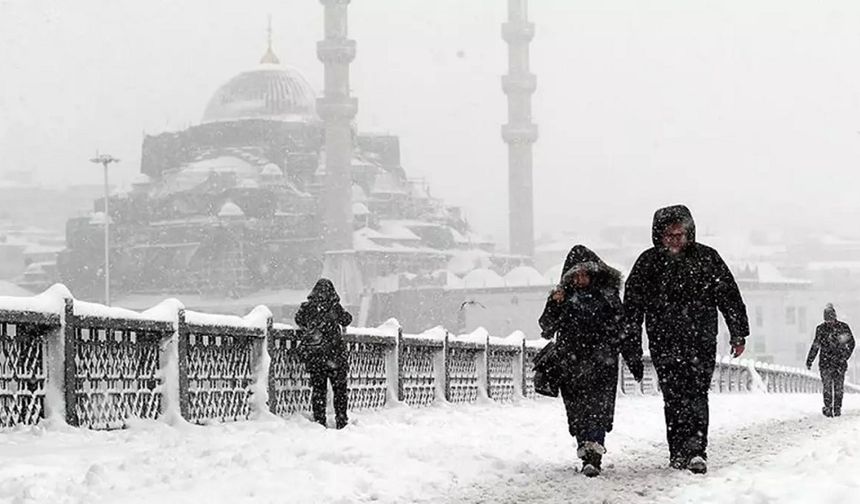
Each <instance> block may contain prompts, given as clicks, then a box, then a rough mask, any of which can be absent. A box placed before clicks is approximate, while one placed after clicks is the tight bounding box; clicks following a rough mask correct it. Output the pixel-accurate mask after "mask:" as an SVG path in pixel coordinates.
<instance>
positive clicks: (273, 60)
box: [260, 14, 281, 65]
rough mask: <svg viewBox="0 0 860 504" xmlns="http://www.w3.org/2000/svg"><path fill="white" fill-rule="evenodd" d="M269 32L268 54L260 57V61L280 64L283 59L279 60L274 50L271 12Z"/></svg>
mask: <svg viewBox="0 0 860 504" xmlns="http://www.w3.org/2000/svg"><path fill="white" fill-rule="evenodd" d="M267 33H268V41H269V46H268V48H267V49H266V54H264V55H263V57H262V58H261V59H260V63H262V64H269V65H279V64H280V63H281V60H279V59H278V57H277V56H275V51H273V50H272V15H271V14H269V26H268V30H267Z"/></svg>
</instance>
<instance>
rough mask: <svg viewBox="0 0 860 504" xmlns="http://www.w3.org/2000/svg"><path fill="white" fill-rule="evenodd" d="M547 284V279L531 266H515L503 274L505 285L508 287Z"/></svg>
mask: <svg viewBox="0 0 860 504" xmlns="http://www.w3.org/2000/svg"><path fill="white" fill-rule="evenodd" d="M547 284H549V282H548V281H547V279H546V278H544V277H543V275H541V274H540V273H539V272H538V270H536V269H534V268H532V267H531V266H517V267H516V268H514V269H512V270H511V271H509V272H508V274H507V275H505V285H507V286H508V287H530V286H534V285H547Z"/></svg>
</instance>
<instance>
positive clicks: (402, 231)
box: [379, 220, 421, 241]
mask: <svg viewBox="0 0 860 504" xmlns="http://www.w3.org/2000/svg"><path fill="white" fill-rule="evenodd" d="M404 224H405V221H397V220H381V221H379V232H380V233H382V234H383V235H385V237H386V238H390V239H393V240H407V241H421V237H420V236H418V235H416V234H415V233H413V232H412V231H411V230H410V229H409V228H408V227H407V226H406V225H404Z"/></svg>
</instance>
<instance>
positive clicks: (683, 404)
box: [624, 205, 749, 473]
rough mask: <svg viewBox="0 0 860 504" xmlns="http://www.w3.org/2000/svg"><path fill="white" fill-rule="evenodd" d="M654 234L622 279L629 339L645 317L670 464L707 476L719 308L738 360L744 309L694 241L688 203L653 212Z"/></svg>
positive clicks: (732, 285) (710, 253)
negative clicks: (709, 396)
mask: <svg viewBox="0 0 860 504" xmlns="http://www.w3.org/2000/svg"><path fill="white" fill-rule="evenodd" d="M651 238H652V241H653V243H654V246H653V247H651V248H649V249H648V250H645V251H644V252H642V254H641V255H640V256H639V258H638V259H637V260H636V263H635V264H634V265H633V269H632V271H631V272H630V276H629V277H628V278H627V282H626V284H625V292H624V311H625V316H626V318H627V322H626V326H627V327H626V331H627V336H628V338H630V339H635V340H637V341H641V338H642V322H643V320H644V322H645V329H646V331H647V334H648V347H649V349H650V351H651V359H652V361H653V363H654V367H655V369H656V371H657V379H658V383H659V385H660V389H661V391H662V393H663V402H664V413H665V417H666V437H667V440H668V443H669V463H670V465H671V466H672V467H674V468H677V469H684V468H686V469H689V470H690V471H692V472H695V473H704V472H706V471H707V462H706V461H707V451H706V450H707V446H708V390H709V388H710V384H711V377H712V375H713V372H714V366H715V364H716V352H717V323H718V322H717V310H719V311H720V312H721V313H722V314H723V317H724V318H725V320H726V325H727V326H728V328H729V334H730V344H731V347H732V356H734V357H737V356H740V354H741V353H742V352H743V350H744V346H745V344H746V337H747V336H748V335H749V321H748V319H747V312H746V306H745V305H744V302H743V299H742V298H741V293H740V290H739V289H738V286H737V283H736V282H735V279H734V277H733V276H732V273H731V271H729V268H728V266H726V263H725V262H723V259H722V258H721V257H720V255H719V253H717V251H716V250H714V249H712V248H711V247H708V246H706V245H703V244H701V243H697V242H696V226H695V223H694V222H693V216H692V214H691V213H690V210H689V209H688V208H687V207H685V206H683V205H677V206H670V207H666V208H661V209H659V210H657V211H656V212H655V213H654V221H653V225H652V229H651Z"/></svg>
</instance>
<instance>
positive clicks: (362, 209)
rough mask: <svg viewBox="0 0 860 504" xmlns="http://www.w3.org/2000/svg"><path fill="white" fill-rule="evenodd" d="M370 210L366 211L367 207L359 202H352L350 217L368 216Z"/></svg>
mask: <svg viewBox="0 0 860 504" xmlns="http://www.w3.org/2000/svg"><path fill="white" fill-rule="evenodd" d="M369 214H370V210H368V208H367V205H365V204H364V203H361V202H358V201H356V202H353V204H352V215H369Z"/></svg>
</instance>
